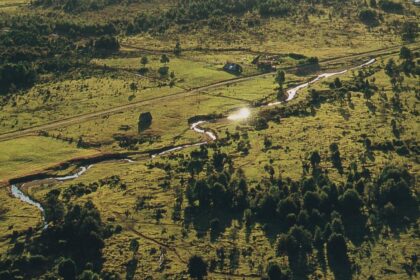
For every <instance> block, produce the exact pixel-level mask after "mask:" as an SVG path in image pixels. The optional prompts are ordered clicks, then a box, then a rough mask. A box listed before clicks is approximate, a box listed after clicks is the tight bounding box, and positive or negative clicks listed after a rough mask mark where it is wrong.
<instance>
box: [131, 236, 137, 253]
mask: <svg viewBox="0 0 420 280" xmlns="http://www.w3.org/2000/svg"><path fill="white" fill-rule="evenodd" d="M130 250H131V251H132V252H133V254H136V253H137V251H138V250H139V242H138V241H137V239H131V241H130Z"/></svg>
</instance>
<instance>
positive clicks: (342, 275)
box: [328, 256, 353, 280]
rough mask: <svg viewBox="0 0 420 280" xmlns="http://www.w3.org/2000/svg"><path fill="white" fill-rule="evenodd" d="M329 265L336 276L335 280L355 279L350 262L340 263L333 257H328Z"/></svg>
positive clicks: (343, 261)
mask: <svg viewBox="0 0 420 280" xmlns="http://www.w3.org/2000/svg"><path fill="white" fill-rule="evenodd" d="M328 264H329V266H330V269H331V271H332V273H333V274H334V279H340V280H351V279H352V278H353V275H352V272H351V265H350V261H349V260H348V259H346V260H340V261H339V260H337V259H336V258H334V257H332V256H328Z"/></svg>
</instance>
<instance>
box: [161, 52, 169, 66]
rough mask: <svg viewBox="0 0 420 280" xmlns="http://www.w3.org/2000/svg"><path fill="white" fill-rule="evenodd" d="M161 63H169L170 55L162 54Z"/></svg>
mask: <svg viewBox="0 0 420 280" xmlns="http://www.w3.org/2000/svg"><path fill="white" fill-rule="evenodd" d="M160 63H163V64H165V65H166V64H168V63H169V57H168V56H167V55H166V54H162V56H161V57H160Z"/></svg>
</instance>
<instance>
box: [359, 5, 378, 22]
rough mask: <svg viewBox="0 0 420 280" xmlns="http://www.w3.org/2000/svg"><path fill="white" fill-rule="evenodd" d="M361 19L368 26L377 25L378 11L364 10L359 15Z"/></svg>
mask: <svg viewBox="0 0 420 280" xmlns="http://www.w3.org/2000/svg"><path fill="white" fill-rule="evenodd" d="M359 19H360V21H361V22H363V23H364V24H366V25H377V24H378V19H377V14H376V11H374V10H371V9H364V10H362V11H360V13H359Z"/></svg>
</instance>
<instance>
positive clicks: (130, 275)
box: [125, 258, 138, 280]
mask: <svg viewBox="0 0 420 280" xmlns="http://www.w3.org/2000/svg"><path fill="white" fill-rule="evenodd" d="M137 264H138V260H137V259H136V258H132V259H131V260H129V261H128V262H127V264H126V270H125V271H126V276H125V279H126V280H131V279H134V275H135V274H136V269H137Z"/></svg>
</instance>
